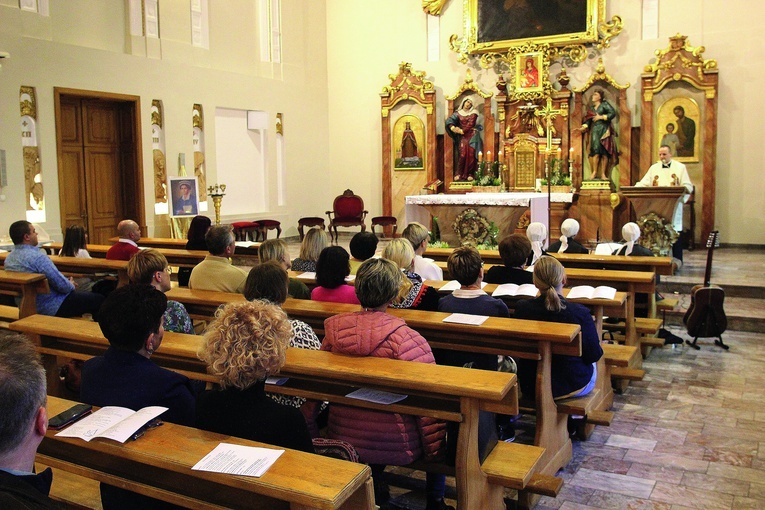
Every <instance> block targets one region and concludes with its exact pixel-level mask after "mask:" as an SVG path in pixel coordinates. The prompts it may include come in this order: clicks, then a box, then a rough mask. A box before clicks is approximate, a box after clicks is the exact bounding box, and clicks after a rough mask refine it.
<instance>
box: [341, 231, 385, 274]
mask: <svg viewBox="0 0 765 510" xmlns="http://www.w3.org/2000/svg"><path fill="white" fill-rule="evenodd" d="M378 242H379V241H378V239H377V236H376V235H375V234H374V233H372V232H359V233H358V234H356V235H354V236H353V237H352V238H351V242H350V244H349V245H348V250H349V251H350V252H351V260H350V265H351V274H356V271H358V270H359V266H361V264H362V263H363V262H364V261H365V260H367V259H371V258H372V257H374V256H375V252H376V251H377V243H378Z"/></svg>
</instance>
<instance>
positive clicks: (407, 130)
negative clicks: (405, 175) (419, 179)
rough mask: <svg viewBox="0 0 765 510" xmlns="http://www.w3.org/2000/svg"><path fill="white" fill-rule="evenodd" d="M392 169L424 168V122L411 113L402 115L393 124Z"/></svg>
mask: <svg viewBox="0 0 765 510" xmlns="http://www.w3.org/2000/svg"><path fill="white" fill-rule="evenodd" d="M391 145H392V146H391V149H392V150H393V154H392V156H393V170H422V169H424V168H425V155H426V153H427V151H425V150H424V149H425V124H424V123H423V122H422V120H421V119H420V118H419V117H417V116H415V115H411V114H407V115H402V116H401V117H399V118H398V120H396V122H395V123H394V124H393V140H392V141H391Z"/></svg>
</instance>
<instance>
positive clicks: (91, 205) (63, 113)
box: [57, 94, 143, 244]
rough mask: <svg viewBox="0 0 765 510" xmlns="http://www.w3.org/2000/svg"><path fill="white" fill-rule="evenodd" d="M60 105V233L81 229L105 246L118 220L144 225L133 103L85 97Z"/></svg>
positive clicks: (62, 100)
mask: <svg viewBox="0 0 765 510" xmlns="http://www.w3.org/2000/svg"><path fill="white" fill-rule="evenodd" d="M58 100H59V102H58V108H57V131H58V133H57V138H58V141H59V146H58V160H59V190H60V191H59V195H60V198H61V225H62V229H66V228H67V227H68V226H70V225H74V224H81V225H83V226H84V227H85V228H86V231H87V232H88V237H89V242H91V243H95V244H108V240H109V238H110V237H112V236H114V235H115V234H116V226H117V223H119V222H120V221H121V220H123V219H125V218H131V219H135V220H136V221H137V222H138V224H139V225H143V221H142V219H143V200H142V199H141V195H142V187H141V186H140V184H138V183H140V182H141V170H140V168H139V165H137V164H136V162H137V161H138V160H139V159H140V158H138V157H137V154H136V151H137V150H140V148H139V145H140V144H137V143H136V138H137V137H136V131H137V126H136V125H135V119H136V115H135V112H134V110H135V108H136V103H134V102H130V101H120V100H111V99H109V98H105V99H101V98H94V97H90V96H89V95H86V96H85V97H78V96H71V95H63V94H61V95H58Z"/></svg>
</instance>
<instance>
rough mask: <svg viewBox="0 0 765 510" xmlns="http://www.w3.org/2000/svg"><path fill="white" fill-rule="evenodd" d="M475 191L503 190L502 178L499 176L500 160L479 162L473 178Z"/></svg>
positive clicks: (493, 191) (491, 191)
mask: <svg viewBox="0 0 765 510" xmlns="http://www.w3.org/2000/svg"><path fill="white" fill-rule="evenodd" d="M472 191H473V192H474V193H499V192H500V191H502V179H501V178H500V177H499V161H493V162H489V163H487V162H486V161H481V162H479V163H478V169H477V170H476V172H475V179H474V180H473V188H472Z"/></svg>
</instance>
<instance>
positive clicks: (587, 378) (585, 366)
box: [515, 256, 603, 399]
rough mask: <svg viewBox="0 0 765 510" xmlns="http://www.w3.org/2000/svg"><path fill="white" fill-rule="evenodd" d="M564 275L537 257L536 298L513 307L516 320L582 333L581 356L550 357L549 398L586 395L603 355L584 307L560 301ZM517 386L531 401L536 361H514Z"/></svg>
mask: <svg viewBox="0 0 765 510" xmlns="http://www.w3.org/2000/svg"><path fill="white" fill-rule="evenodd" d="M565 283H566V272H565V270H564V269H563V265H562V264H561V263H560V262H558V259H556V258H554V257H549V256H545V257H542V258H540V259H539V260H538V261H537V263H536V264H535V265H534V285H535V286H536V287H537V288H538V289H539V292H540V296H539V297H536V298H534V299H524V300H520V301H518V303H516V305H515V318H516V319H530V320H538V321H549V322H565V323H569V324H579V327H580V328H581V331H582V356H581V357H579V356H562V355H554V356H553V358H552V370H551V373H552V393H553V397H554V398H556V399H558V398H566V397H578V396H584V395H587V394H588V393H589V392H591V391H592V389H593V388H594V387H595V381H596V379H597V370H596V363H597V361H598V360H599V359H600V357H601V356H603V349H601V347H600V338H598V331H597V329H596V328H595V321H594V320H593V319H592V315H591V314H590V311H589V310H588V309H587V307H585V306H584V305H580V304H578V303H572V302H570V301H567V300H566V299H564V298H563V295H562V292H563V285H565ZM517 363H518V374H517V376H518V383H519V384H520V385H521V392H522V393H523V397H524V399H533V398H534V396H535V389H536V376H537V362H536V361H532V360H526V359H518V360H517Z"/></svg>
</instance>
